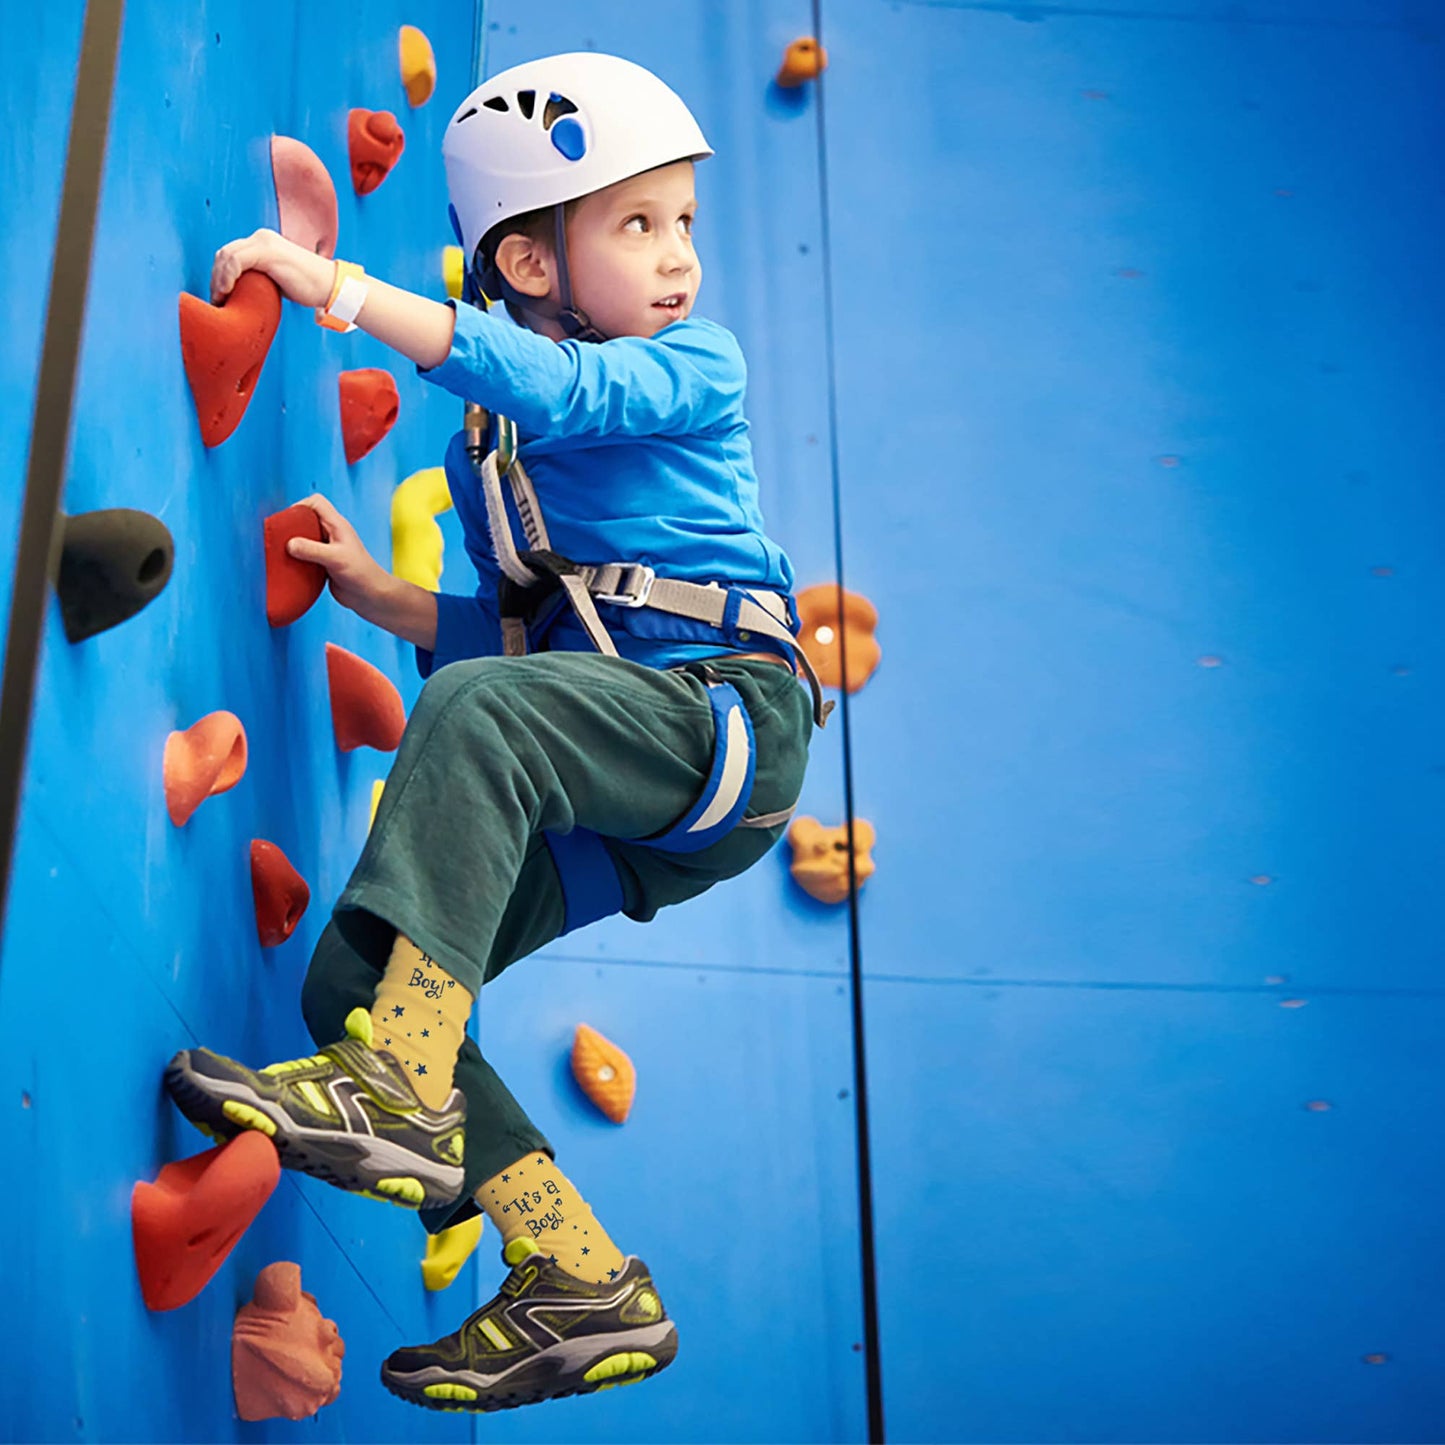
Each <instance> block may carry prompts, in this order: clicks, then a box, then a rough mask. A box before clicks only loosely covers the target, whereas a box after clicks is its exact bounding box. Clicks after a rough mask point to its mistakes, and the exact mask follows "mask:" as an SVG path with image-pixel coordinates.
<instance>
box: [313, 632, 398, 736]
mask: <svg viewBox="0 0 1445 1445" xmlns="http://www.w3.org/2000/svg"><path fill="white" fill-rule="evenodd" d="M326 676H327V678H328V680H329V681H330V684H331V725H332V727H333V728H334V729H335V731H336V746H337V747H339V748H340V749H341V751H342V752H344V753H345V752H350V751H351V750H352V749H353V748H376V749H377V750H378V751H380V752H383V753H391V752H395V751H396V749H397V748H398V747H399V746H400V744H401V735H402V733H404V732H405V731H406V707H405V705H404V704H403V703H402V700H401V694H400V693H399V692H398V691H397V690H396V685H395V684H394V683H393V682H392V681H391V679H390V678H388V677H387V676H386V674H385V673H383V672H380V671H378V670H377V669H376V668H374V667H373V666H372V665H371V664H370V663H369V662H367V661H365V660H364V659H362V658H360V657H358V656H357V655H356V654H355V653H354V652H348V651H347V650H346V649H345V648H344V647H338V646H337V645H336V644H335V643H334V642H328V643H327V644H326Z"/></svg>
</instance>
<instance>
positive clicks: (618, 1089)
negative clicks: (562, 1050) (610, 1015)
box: [572, 1024, 637, 1124]
mask: <svg viewBox="0 0 1445 1445" xmlns="http://www.w3.org/2000/svg"><path fill="white" fill-rule="evenodd" d="M572 1074H573V1077H575V1078H576V1080H577V1083H578V1085H579V1087H580V1088H581V1090H582V1092H583V1093H584V1094H586V1095H587V1097H588V1098H589V1099H591V1100H592V1102H593V1103H594V1104H596V1105H597V1107H598V1108H599V1109H601V1110H602V1112H603V1113H604V1114H606V1115H607V1117H608V1118H609V1119H611V1120H612V1122H613V1123H614V1124H621V1123H624V1122H625V1121H626V1119H627V1116H628V1114H629V1113H630V1112H631V1111H632V1100H633V1096H634V1095H635V1094H636V1093H637V1070H636V1069H635V1068H634V1067H633V1066H632V1060H631V1059H629V1058H628V1057H627V1055H626V1054H625V1053H623V1052H622V1050H621V1049H619V1048H618V1047H617V1045H616V1044H614V1043H613V1042H612V1040H611V1039H609V1038H606V1037H604V1036H603V1035H602V1034H599V1033H598V1032H597V1030H596V1029H594V1028H589V1027H588V1026H587V1025H586V1024H578V1025H577V1032H576V1034H575V1036H574V1037H573V1039H572Z"/></svg>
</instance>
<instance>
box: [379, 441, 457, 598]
mask: <svg viewBox="0 0 1445 1445" xmlns="http://www.w3.org/2000/svg"><path fill="white" fill-rule="evenodd" d="M451 506H452V494H451V491H450V489H449V488H448V486H447V472H446V468H445V467H427V468H426V469H425V470H424V471H420V472H413V473H412V474H411V476H409V477H408V478H407V479H406V480H405V481H404V482H402V483H401V484H400V485H399V486H398V487H397V489H396V491H394V492H393V493H392V494H391V570H392V574H393V575H394V576H397V577H400V578H401V579H402V580H403V581H405V582H414V583H416V585H417V586H418V587H425V588H426V589H427V591H428V592H437V591H439V590H440V589H441V581H442V529H441V528H440V527H439V526H438V525H437V522H436V518H437V516H438V514H439V513H442V512H449V511H450V510H451Z"/></svg>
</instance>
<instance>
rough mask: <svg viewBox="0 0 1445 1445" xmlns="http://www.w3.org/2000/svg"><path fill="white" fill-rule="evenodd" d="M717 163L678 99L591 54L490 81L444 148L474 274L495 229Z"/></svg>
mask: <svg viewBox="0 0 1445 1445" xmlns="http://www.w3.org/2000/svg"><path fill="white" fill-rule="evenodd" d="M711 154H712V147H711V146H709V145H708V143H707V140H706V139H705V138H704V136H703V133H702V130H701V128H700V127H699V126H698V123H697V121H696V120H694V119H693V116H692V112H691V111H690V110H688V108H687V106H686V105H684V104H683V102H682V99H681V97H679V96H678V94H677V93H676V92H675V91H674V90H672V89H671V88H670V87H669V86H667V85H664V84H663V82H662V81H660V80H659V79H658V78H657V77H656V76H655V75H654V74H653V73H652V72H651V71H650V70H645V69H643V67H642V66H640V65H634V64H633V63H632V61H630V60H623V59H621V58H620V57H618V56H616V55H597V54H595V53H593V52H590V51H579V52H576V53H573V54H570V55H549V56H546V57H545V58H543V59H541V60H529V61H527V62H526V63H525V64H522V65H514V66H513V67H512V68H511V69H510V70H504V71H502V73H501V74H500V75H494V76H493V77H492V78H491V79H490V80H489V81H487V82H486V83H485V84H484V85H479V86H478V87H477V88H476V89H475V90H474V91H472V93H471V94H470V95H469V96H467V98H466V99H465V100H464V101H463V102H462V103H461V104H460V105H459V106H458V107H457V109H456V113H455V114H454V115H453V116H452V118H451V120H450V121H449V122H448V124H447V131H446V138H445V139H444V140H443V141H442V158H443V160H444V161H445V163H446V171H447V190H448V191H449V192H450V193H451V202H452V214H453V220H452V224H453V226H454V227H455V228H456V231H457V239H458V240H459V241H460V242H461V245H462V254H463V256H464V257H465V260H466V264H467V267H468V269H469V270H470V269H471V266H472V262H473V258H474V257H475V255H476V250H477V246H478V244H479V243H480V241H481V239H482V237H483V236H485V235H486V233H487V232H488V231H490V230H491V229H492V227H493V226H495V225H496V224H497V223H498V222H499V221H507V220H510V219H511V218H512V217H513V216H520V215H522V214H524V213H525V212H527V211H535V210H539V209H541V208H542V207H544V206H555V205H559V204H561V203H562V202H564V201H573V200H576V199H577V198H578V197H579V196H585V195H587V194H589V193H590V192H592V191H600V190H601V189H602V188H603V187H604V186H610V185H614V184H615V183H616V182H618V181H624V180H626V179H627V178H628V177H629V176H635V175H640V174H641V173H642V172H643V171H650V170H652V169H654V168H655V167H657V166H665V165H669V164H671V163H672V162H673V161H683V160H703V159H705V158H706V157H707V156H710V155H711Z"/></svg>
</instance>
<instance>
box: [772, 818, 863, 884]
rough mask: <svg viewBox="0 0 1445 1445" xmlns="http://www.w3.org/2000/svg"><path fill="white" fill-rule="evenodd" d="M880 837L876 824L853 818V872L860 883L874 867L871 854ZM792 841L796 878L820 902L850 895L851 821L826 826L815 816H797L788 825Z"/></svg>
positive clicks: (793, 870)
mask: <svg viewBox="0 0 1445 1445" xmlns="http://www.w3.org/2000/svg"><path fill="white" fill-rule="evenodd" d="M876 841H877V839H876V835H875V833H874V831H873V824H872V823H870V822H869V821H868V820H867V819H866V818H855V819H854V820H853V876H854V878H856V880H857V883H858V887H860V888H861V887H862V886H863V884H864V883H866V882H867V881H868V879H869V878H871V877H872V876H873V874H874V871H875V866H876V865H875V864H874V862H873V858H872V848H873V844H874V843H875V842H876ZM788 842H789V844H791V845H792V849H793V861H792V864H791V871H792V874H793V881H794V882H795V883H797V885H798V887H799V888H801V889H802V890H803V891H804V892H805V893H808V894H811V896H812V897H814V898H816V899H817V900H818V901H819V902H820V903H841V902H842V901H843V900H844V899H845V898H846V897H847V896H848V825H847V824H846V823H845V824H843V825H841V826H840V827H837V828H825V827H824V826H823V825H822V824H821V823H820V822H819V821H818V820H817V819H816V818H808V817H803V818H794V819H793V822H792V824H791V826H790V827H789V828H788Z"/></svg>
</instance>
